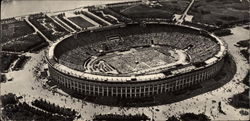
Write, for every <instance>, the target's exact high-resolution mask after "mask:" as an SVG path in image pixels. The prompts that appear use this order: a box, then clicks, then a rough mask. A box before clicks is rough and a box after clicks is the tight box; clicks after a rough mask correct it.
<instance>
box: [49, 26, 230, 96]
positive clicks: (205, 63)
mask: <svg viewBox="0 0 250 121" xmlns="http://www.w3.org/2000/svg"><path fill="white" fill-rule="evenodd" d="M226 52H227V47H226V45H225V44H224V42H223V41H222V40H220V39H219V38H217V37H216V36H214V35H213V34H211V33H209V32H207V31H204V30H201V29H198V28H194V27H191V26H186V25H176V24H169V23H165V22H151V23H150V22H148V23H144V24H135V23H133V24H126V25H121V26H108V27H99V28H95V29H91V30H84V31H83V32H80V33H77V34H74V35H70V36H67V37H65V38H63V39H61V40H60V41H58V42H56V43H54V44H53V45H52V46H51V47H50V49H49V50H48V52H47V56H46V60H47V61H48V65H49V72H50V76H51V78H52V80H53V81H54V82H56V83H57V84H58V85H60V86H62V87H65V88H67V89H70V90H72V91H74V92H77V93H78V94H80V95H86V96H99V97H121V98H143V97H150V96H153V95H157V94H162V93H168V92H175V91H178V90H181V89H183V88H187V87H191V86H192V85H195V84H198V83H201V82H203V81H206V80H208V79H210V78H212V77H214V76H215V75H216V74H218V72H219V71H220V69H221V68H222V66H223V64H224V56H225V55H226Z"/></svg>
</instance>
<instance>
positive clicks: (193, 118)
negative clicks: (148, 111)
mask: <svg viewBox="0 0 250 121" xmlns="http://www.w3.org/2000/svg"><path fill="white" fill-rule="evenodd" d="M166 121H211V119H209V117H208V116H207V115H205V114H194V113H185V114H181V115H180V117H175V116H172V117H169V118H168V119H167V120H166Z"/></svg>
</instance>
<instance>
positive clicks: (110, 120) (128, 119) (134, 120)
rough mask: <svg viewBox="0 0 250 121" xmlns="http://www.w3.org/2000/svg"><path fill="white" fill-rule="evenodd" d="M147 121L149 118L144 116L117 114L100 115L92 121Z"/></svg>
mask: <svg viewBox="0 0 250 121" xmlns="http://www.w3.org/2000/svg"><path fill="white" fill-rule="evenodd" d="M100 120H106V121H147V120H149V118H148V117H147V116H146V115H145V114H136V115H118V114H104V115H102V114H100V115H96V116H95V117H94V121H100Z"/></svg>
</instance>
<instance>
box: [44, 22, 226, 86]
mask: <svg viewBox="0 0 250 121" xmlns="http://www.w3.org/2000/svg"><path fill="white" fill-rule="evenodd" d="M156 23H157V24H168V25H170V24H171V23H167V22H160V23H159V22H150V23H147V24H156ZM171 25H176V26H182V27H187V28H192V29H195V30H202V29H199V28H196V27H192V26H187V25H177V24H171ZM111 26H112V25H111ZM202 31H205V30H202ZM205 32H206V33H207V34H209V35H210V36H211V37H213V38H215V39H216V40H217V41H218V43H219V45H220V50H219V51H218V53H217V54H216V55H215V56H214V57H211V58H209V59H208V60H206V61H205V63H206V65H205V66H202V67H198V68H197V67H195V66H193V65H190V66H187V67H185V68H181V69H176V70H173V71H171V72H172V74H171V75H165V74H164V73H163V72H159V73H154V74H145V75H130V76H129V75H128V76H117V75H100V74H92V73H86V72H81V71H77V70H74V69H71V68H69V67H67V66H64V65H62V64H59V63H58V62H57V61H56V58H55V56H54V50H55V47H56V46H57V45H58V44H59V43H60V42H61V41H63V40H65V39H66V38H68V37H71V36H73V35H67V36H65V37H62V38H60V39H59V40H58V41H57V42H55V43H53V44H52V45H51V46H50V48H49V50H48V51H47V52H46V59H47V61H48V64H50V65H51V67H53V68H54V69H56V70H57V71H60V72H61V73H65V74H67V75H70V76H73V77H76V78H82V79H88V80H94V81H105V82H132V80H136V81H135V82H138V81H152V80H158V79H164V78H168V77H173V76H175V75H177V74H184V73H188V72H191V71H195V70H200V69H203V68H207V67H208V66H211V65H213V64H215V63H216V62H218V61H220V60H221V59H222V58H223V56H224V55H225V54H226V51H227V46H226V44H225V42H223V41H222V40H221V39H219V38H218V37H217V36H215V35H214V34H212V33H209V32H207V31H205Z"/></svg>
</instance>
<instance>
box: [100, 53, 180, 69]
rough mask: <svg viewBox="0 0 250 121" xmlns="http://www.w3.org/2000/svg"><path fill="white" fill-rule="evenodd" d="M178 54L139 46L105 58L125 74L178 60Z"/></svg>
mask: <svg viewBox="0 0 250 121" xmlns="http://www.w3.org/2000/svg"><path fill="white" fill-rule="evenodd" d="M178 58H179V57H178V54H176V53H175V52H174V51H173V50H169V53H168V54H166V53H165V54H163V53H161V52H159V51H158V50H157V49H155V48H137V49H134V48H132V49H130V50H129V51H125V52H115V53H113V54H112V55H109V56H108V57H106V58H103V60H104V61H105V62H106V63H108V64H109V65H111V66H112V67H114V68H115V69H116V70H117V71H118V72H120V73H123V74H128V73H133V72H138V71H141V70H149V69H151V68H154V67H158V66H162V65H167V64H169V63H173V62H175V61H177V60H178Z"/></svg>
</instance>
